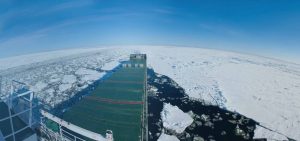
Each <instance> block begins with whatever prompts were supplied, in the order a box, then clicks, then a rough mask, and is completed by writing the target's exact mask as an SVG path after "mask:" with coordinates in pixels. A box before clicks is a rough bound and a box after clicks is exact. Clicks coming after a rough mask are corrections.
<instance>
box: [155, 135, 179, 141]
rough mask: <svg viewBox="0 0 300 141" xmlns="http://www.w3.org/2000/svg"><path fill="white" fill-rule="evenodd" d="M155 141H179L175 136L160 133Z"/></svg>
mask: <svg viewBox="0 0 300 141" xmlns="http://www.w3.org/2000/svg"><path fill="white" fill-rule="evenodd" d="M157 141H179V139H178V138H177V137H175V136H171V135H167V134H165V133H162V134H161V135H160V136H159V138H158V140H157Z"/></svg>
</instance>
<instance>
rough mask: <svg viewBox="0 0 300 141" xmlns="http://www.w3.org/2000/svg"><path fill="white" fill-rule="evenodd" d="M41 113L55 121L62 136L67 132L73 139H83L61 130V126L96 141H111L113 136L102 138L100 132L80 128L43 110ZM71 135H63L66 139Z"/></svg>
mask: <svg viewBox="0 0 300 141" xmlns="http://www.w3.org/2000/svg"><path fill="white" fill-rule="evenodd" d="M41 114H42V116H44V117H45V118H47V119H49V120H51V121H54V122H56V123H57V124H58V125H59V127H60V133H59V134H60V136H61V137H62V138H63V137H65V136H66V135H64V133H67V134H68V135H71V137H73V139H74V140H82V141H84V139H82V138H80V137H77V136H76V135H73V134H71V133H69V132H67V131H65V130H63V129H62V128H61V127H64V128H66V129H69V130H71V131H73V132H75V133H77V134H79V135H82V136H84V137H87V138H90V139H93V140H96V141H113V138H111V139H109V138H104V137H103V136H102V135H101V134H98V133H95V132H92V131H89V130H86V129H84V128H81V127H79V126H77V125H74V124H72V123H69V122H66V121H64V120H63V119H60V118H58V117H56V116H54V115H52V114H50V113H48V112H46V111H44V110H41ZM71 137H65V138H67V139H70V138H71Z"/></svg>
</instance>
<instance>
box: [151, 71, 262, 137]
mask: <svg viewBox="0 0 300 141" xmlns="http://www.w3.org/2000/svg"><path fill="white" fill-rule="evenodd" d="M150 87H155V88H157V89H158V92H157V93H158V94H157V95H155V94H154V93H151V91H149V89H150ZM148 91H149V93H148V113H149V117H148V126H149V127H148V128H149V132H150V134H149V140H150V141H156V140H157V139H158V137H159V136H160V134H161V132H162V129H163V125H162V121H161V116H160V113H161V111H162V110H163V104H164V103H170V104H171V105H173V106H177V107H178V108H179V109H181V110H182V111H183V112H189V111H192V112H193V113H194V114H195V116H193V118H194V122H193V123H192V124H191V125H190V126H189V127H187V128H186V129H185V131H184V132H183V133H180V134H178V133H176V132H174V131H171V130H168V129H164V131H165V133H166V134H169V135H175V136H177V138H178V139H180V140H181V141H193V140H197V139H198V140H201V139H202V140H209V141H213V140H215V141H248V140H253V136H254V129H255V126H256V124H257V122H256V121H254V120H252V119H249V118H247V117H245V116H243V115H240V114H238V113H235V112H231V111H228V110H225V109H222V108H219V107H218V106H211V105H204V104H203V103H201V102H199V101H196V100H191V99H189V97H188V96H187V95H186V94H185V91H184V89H183V88H181V87H180V86H178V85H177V84H176V83H175V82H174V81H173V80H172V79H170V78H169V77H167V76H164V75H158V74H156V73H155V72H154V71H153V70H152V69H148ZM237 125H238V128H237Z"/></svg>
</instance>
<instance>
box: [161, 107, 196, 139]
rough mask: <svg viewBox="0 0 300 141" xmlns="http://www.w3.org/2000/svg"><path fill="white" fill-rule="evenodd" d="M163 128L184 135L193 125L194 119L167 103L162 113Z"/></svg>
mask: <svg viewBox="0 0 300 141" xmlns="http://www.w3.org/2000/svg"><path fill="white" fill-rule="evenodd" d="M161 118H162V122H163V126H164V127H165V128H168V129H172V130H174V131H176V132H177V133H182V132H183V131H184V130H185V128H186V127H188V126H189V125H191V124H192V123H193V121H194V120H193V118H192V117H191V116H190V115H189V114H187V113H184V112H183V111H181V110H180V109H179V108H178V107H177V106H172V105H171V104H169V103H165V104H164V107H163V110H162V112H161Z"/></svg>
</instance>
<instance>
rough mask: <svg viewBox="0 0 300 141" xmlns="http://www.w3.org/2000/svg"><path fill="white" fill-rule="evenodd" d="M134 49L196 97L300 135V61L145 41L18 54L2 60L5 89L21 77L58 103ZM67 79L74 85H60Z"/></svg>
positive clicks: (262, 134) (262, 133)
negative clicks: (152, 44)
mask: <svg viewBox="0 0 300 141" xmlns="http://www.w3.org/2000/svg"><path fill="white" fill-rule="evenodd" d="M134 52H141V53H146V54H147V59H148V60H147V62H148V66H150V67H152V68H153V69H154V71H156V72H157V73H160V74H163V75H167V76H168V77H170V78H172V79H173V80H174V81H176V82H177V83H178V84H179V85H180V86H181V87H183V88H184V89H185V91H186V93H187V94H188V95H189V97H190V98H193V99H198V100H200V101H203V102H205V103H206V104H213V105H219V106H220V107H224V108H227V109H229V110H232V111H236V112H239V113H241V114H243V115H245V116H247V117H249V118H252V119H254V120H256V121H258V122H260V123H261V125H263V126H265V127H268V128H270V129H272V130H274V131H277V132H279V133H282V134H284V135H286V136H288V137H290V138H293V139H296V140H300V134H299V133H300V112H299V111H300V102H299V101H300V65H297V64H292V63H289V62H284V61H280V60H274V59H270V58H264V57H260V56H254V55H247V54H240V53H234V52H226V51H220V50H210V49H200V48H187V47H184V48H183V47H164V46H141V47H120V48H118V47H114V48H98V49H97V48H92V49H73V50H62V51H53V52H45V53H38V54H31V55H24V56H17V57H11V58H4V59H0V68H1V69H0V75H3V81H4V82H3V85H4V86H3V91H4V92H5V91H6V90H8V87H7V86H8V85H9V80H11V79H15V80H19V81H22V82H25V83H27V84H29V85H31V86H32V87H33V88H34V89H35V90H37V95H38V97H39V98H40V99H42V100H44V101H45V102H48V103H51V104H52V105H53V103H57V102H59V101H61V99H63V100H64V99H68V98H69V97H70V96H72V95H73V94H74V93H75V92H77V91H80V90H81V89H83V88H85V87H87V86H88V85H89V84H90V83H91V82H93V81H94V80H95V79H97V77H98V76H99V77H102V76H103V75H104V73H105V72H101V71H99V70H111V69H113V68H114V67H115V66H117V65H118V63H119V61H123V60H126V59H128V57H129V54H130V53H134ZM36 58H38V59H36ZM85 73H86V74H85ZM65 75H73V76H75V77H76V80H75V79H74V78H75V77H73V79H72V83H63V82H62V81H63V79H64V76H65ZM64 84H69V85H68V86H60V85H64ZM70 84H71V85H70ZM67 87H68V89H63V88H67ZM70 87H71V88H70ZM66 94H69V95H66ZM255 137H267V138H277V137H278V134H276V133H274V132H270V131H268V130H262V129H260V128H258V129H257V130H256V132H255ZM283 138H284V137H283Z"/></svg>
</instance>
